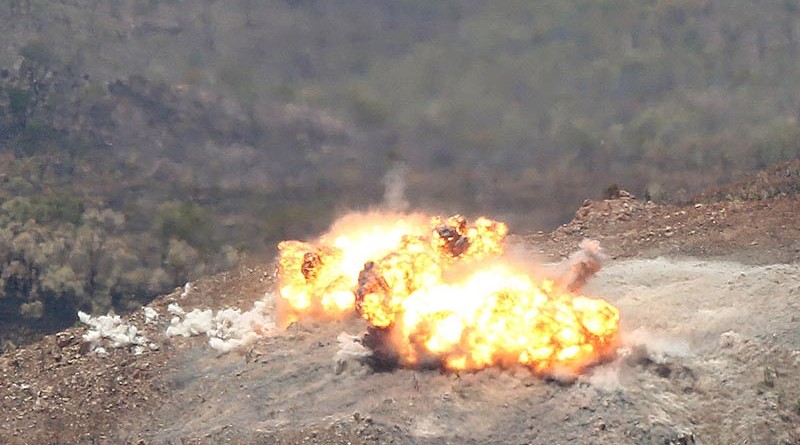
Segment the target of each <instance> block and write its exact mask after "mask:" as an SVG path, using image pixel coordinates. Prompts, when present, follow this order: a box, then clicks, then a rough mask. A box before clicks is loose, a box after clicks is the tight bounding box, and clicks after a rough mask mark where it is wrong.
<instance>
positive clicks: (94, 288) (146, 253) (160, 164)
mask: <svg viewBox="0 0 800 445" xmlns="http://www.w3.org/2000/svg"><path fill="white" fill-rule="evenodd" d="M0 36H1V37H0V277H1V278H2V283H0V338H4V339H12V340H14V341H18V339H22V338H24V337H25V336H26V335H28V334H29V333H35V332H39V331H41V330H42V329H45V330H46V329H52V328H53V326H58V325H63V324H70V323H72V322H73V320H74V318H75V315H74V314H75V311H76V310H77V309H78V308H81V309H83V310H94V311H95V312H105V311H107V310H108V309H111V308H116V309H117V310H124V309H126V308H129V307H134V306H136V305H137V304H140V303H141V302H143V301H147V300H148V299H149V298H152V297H153V296H154V295H156V294H157V293H159V292H163V291H165V290H168V289H170V288H171V287H173V286H175V285H178V284H182V283H183V282H185V281H186V280H190V279H193V278H196V277H197V276H200V275H202V274H207V273H211V272H214V271H217V270H220V269H224V268H227V267H231V266H232V265H233V264H235V263H236V262H237V261H239V260H240V258H241V257H242V255H243V254H256V255H261V256H263V257H265V258H269V257H270V256H271V255H273V254H274V244H275V243H276V242H277V241H278V240H280V239H284V238H288V237H306V236H310V235H311V234H314V233H318V232H319V231H320V230H322V229H323V228H324V227H326V226H327V225H328V224H329V223H330V222H331V220H332V218H334V217H335V216H336V215H337V214H340V213H342V212H344V211H346V210H350V209H363V208H366V207H369V206H375V205H378V204H379V203H381V202H382V200H383V199H384V180H385V178H386V177H387V174H388V177H389V178H391V179H392V181H393V183H394V184H395V185H404V186H405V199H406V200H407V201H408V203H409V204H410V206H411V208H414V209H417V208H419V209H426V210H430V211H441V212H455V211H459V212H462V213H465V214H478V213H481V214H489V215H492V216H495V217H497V218H499V219H503V220H506V221H509V222H510V223H511V227H512V230H514V231H517V232H524V231H527V230H537V229H547V228H551V227H554V226H555V225H557V224H559V223H562V222H565V221H567V220H569V219H570V217H571V215H572V214H574V211H575V209H576V207H577V206H579V205H580V203H581V202H582V201H583V199H585V198H598V197H601V196H602V194H603V192H604V190H605V189H606V188H607V187H609V186H611V185H612V184H618V185H619V186H621V187H623V188H626V189H628V190H630V191H631V192H633V193H634V194H636V195H637V196H639V197H640V198H649V199H653V200H661V201H663V200H687V199H690V198H691V196H692V195H693V193H695V192H696V191H698V190H700V189H701V188H703V187H707V186H713V185H715V184H719V183H722V182H725V181H728V180H731V179H732V178H736V177H738V176H740V175H741V174H743V173H744V172H748V171H752V170H754V169H757V168H761V167H764V166H766V165H769V164H772V163H775V162H778V161H781V160H788V159H793V158H796V157H798V155H800V129H798V125H797V121H798V114H800V59H799V58H798V47H799V45H800V1H796V0H764V1H758V2H753V1H744V0H724V1H722V0H720V1H715V0H657V1H655V0H653V1H646V0H642V1H634V0H558V1H549V0H542V1H535V2H531V1H498V2H485V1H476V0H475V1H470V0H464V1H451V0H439V1H435V2H432V1H422V0H370V1H367V0H351V1H340V2H331V1H322V0H320V1H313V0H305V1H304V0H294V1H261V0H224V1H223V0H191V1H190V0H3V1H2V2H0ZM398 190H399V188H395V189H394V190H393V192H394V193H390V195H392V196H390V198H392V199H395V200H397V199H399V201H402V198H403V197H402V196H398V194H397V193H396V192H397V191H398Z"/></svg>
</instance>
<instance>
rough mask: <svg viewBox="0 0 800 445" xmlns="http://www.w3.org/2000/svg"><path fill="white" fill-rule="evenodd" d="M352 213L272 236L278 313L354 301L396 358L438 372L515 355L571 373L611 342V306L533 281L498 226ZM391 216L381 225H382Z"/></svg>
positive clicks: (505, 362)
mask: <svg viewBox="0 0 800 445" xmlns="http://www.w3.org/2000/svg"><path fill="white" fill-rule="evenodd" d="M373 219H375V217H374V215H373V216H365V215H355V216H351V217H350V218H349V219H348V220H346V221H343V222H340V223H339V224H337V225H336V226H335V227H334V229H333V230H332V231H331V232H329V233H328V234H326V235H325V236H323V237H322V238H321V239H320V241H319V242H318V243H314V244H308V243H302V242H298V241H284V242H282V243H280V245H279V246H278V247H279V250H280V258H279V267H280V269H279V272H280V302H281V304H280V306H279V308H280V312H279V313H280V314H281V317H282V322H283V323H284V324H288V323H291V322H293V321H295V320H298V319H299V318H301V317H304V316H313V317H322V318H341V317H344V316H347V315H348V314H352V313H353V311H354V309H355V312H356V313H358V314H359V315H360V316H361V317H362V318H364V319H365V320H366V321H368V322H369V323H370V324H371V325H372V326H374V327H375V328H380V329H384V330H387V331H388V332H389V333H390V335H389V336H388V338H389V339H390V341H391V342H392V346H393V348H394V350H395V351H396V352H397V354H398V355H399V357H400V361H401V363H402V364H404V365H408V366H413V365H416V364H419V363H420V362H421V361H422V360H426V359H429V358H433V359H436V360H438V361H440V362H441V363H442V365H443V366H444V367H446V368H448V369H457V370H458V369H481V368H485V367H487V366H495V365H499V366H509V365H513V364H522V365H525V366H528V367H530V368H531V369H532V370H534V371H536V372H545V371H552V370H556V369H568V370H573V371H576V370H579V369H581V368H582V367H584V366H586V365H588V364H590V363H592V362H594V361H596V360H597V359H598V358H600V357H601V356H603V355H605V354H607V353H608V352H609V351H610V350H611V349H612V348H613V346H614V342H615V340H616V333H617V330H618V327H619V312H618V311H617V309H616V308H615V307H613V306H612V305H610V304H609V303H607V302H605V301H603V300H599V299H593V298H589V297H585V296H582V295H576V294H574V293H571V292H568V291H565V290H562V289H558V288H557V287H556V286H555V284H554V283H553V281H551V280H541V281H536V280H535V279H534V278H532V277H531V276H529V275H528V274H526V273H524V272H522V271H520V270H518V269H517V268H515V267H513V266H512V265H511V264H510V262H508V261H505V260H504V258H503V256H502V254H503V247H502V243H503V240H504V238H505V236H506V234H507V233H508V229H507V227H506V225H505V224H503V223H500V222H496V221H493V220H490V219H488V218H479V219H477V220H476V221H475V223H474V224H473V225H472V226H469V225H467V222H466V220H465V219H464V218H463V217H461V216H460V215H456V216H453V217H450V218H448V219H446V220H443V219H441V218H438V217H437V218H433V219H429V222H428V223H427V224H426V223H425V222H424V218H422V217H420V216H419V215H412V216H408V215H404V216H398V215H395V216H393V217H392V218H382V219H381V218H377V220H375V221H372V220H373ZM387 220H388V221H390V222H387Z"/></svg>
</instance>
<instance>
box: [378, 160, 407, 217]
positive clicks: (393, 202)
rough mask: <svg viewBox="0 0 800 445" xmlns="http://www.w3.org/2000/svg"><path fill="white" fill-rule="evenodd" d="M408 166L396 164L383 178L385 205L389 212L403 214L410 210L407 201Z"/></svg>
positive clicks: (400, 163)
mask: <svg viewBox="0 0 800 445" xmlns="http://www.w3.org/2000/svg"><path fill="white" fill-rule="evenodd" d="M407 171H408V169H407V167H406V165H405V164H404V163H402V162H395V163H394V164H393V165H392V168H390V169H389V171H387V172H386V175H385V176H384V177H383V187H384V191H383V205H384V207H385V208H386V209H387V210H392V211H396V212H402V211H405V210H408V207H409V204H408V200H407V199H406V172H407Z"/></svg>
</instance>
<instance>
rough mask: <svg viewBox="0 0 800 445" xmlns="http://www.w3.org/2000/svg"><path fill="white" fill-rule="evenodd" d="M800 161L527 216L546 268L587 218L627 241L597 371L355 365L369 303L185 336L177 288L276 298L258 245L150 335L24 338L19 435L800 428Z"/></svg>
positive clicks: (159, 310) (586, 232)
mask: <svg viewBox="0 0 800 445" xmlns="http://www.w3.org/2000/svg"><path fill="white" fill-rule="evenodd" d="M798 165H800V164H798V163H797V162H795V163H792V164H787V165H784V166H780V167H779V168H778V169H777V170H774V171H770V172H766V173H761V174H759V175H757V176H754V177H753V178H747V179H744V180H743V181H742V182H740V183H737V184H734V185H731V186H730V187H729V188H728V189H727V191H725V192H716V191H715V192H713V193H712V192H709V193H708V194H706V195H705V196H704V197H699V198H697V199H696V200H695V201H693V202H689V203H686V204H682V205H661V204H655V203H652V202H647V201H644V200H640V199H636V198H634V197H632V196H630V195H629V194H627V193H625V192H624V191H622V192H618V193H616V194H615V196H613V197H611V199H607V200H598V201H587V202H586V203H584V205H583V206H581V207H580V208H579V209H578V210H577V212H576V216H575V218H574V220H573V221H571V222H570V223H568V224H565V225H563V226H561V227H559V228H558V229H556V230H554V231H553V232H551V233H536V234H530V235H525V234H514V235H512V237H511V239H510V240H509V241H510V242H511V243H513V244H515V245H516V246H518V247H519V248H520V249H521V250H522V251H524V252H526V254H528V255H530V256H531V257H536V258H538V259H539V261H540V262H541V263H543V264H544V266H543V267H544V268H545V269H546V268H547V264H548V263H555V262H557V261H558V260H560V259H561V258H563V257H565V256H566V255H567V254H568V253H570V252H571V251H573V250H575V248H576V246H577V244H578V243H579V242H580V240H582V239H583V238H587V237H588V238H594V239H598V240H600V242H601V244H602V245H603V246H604V248H605V250H606V252H607V253H608V254H609V256H610V259H609V261H607V263H606V264H605V266H604V268H603V269H602V270H601V271H600V273H599V274H598V275H597V276H596V277H594V278H593V279H592V280H591V281H590V282H589V284H588V286H587V287H586V288H585V289H584V290H585V292H586V293H587V294H590V295H596V296H601V297H603V298H605V299H607V300H609V301H611V302H612V303H614V304H615V305H616V306H618V307H619V308H620V312H621V314H622V324H621V329H622V337H623V341H622V345H621V347H620V349H619V350H618V354H617V357H616V358H615V359H614V360H612V361H610V362H607V363H604V364H601V365H598V366H595V367H593V368H591V369H589V370H588V371H587V372H586V373H585V374H584V375H582V376H579V377H578V378H577V379H568V380H564V379H557V378H545V377H540V376H534V375H531V374H530V373H529V372H528V371H527V370H526V369H502V370H501V369H488V370H484V371H480V372H469V373H442V372H439V371H430V370H409V369H400V370H396V371H393V372H373V371H372V370H370V369H369V368H366V367H364V366H361V365H358V364H357V363H347V365H346V366H345V367H344V369H341V368H340V369H338V370H337V369H335V367H334V361H333V358H334V356H335V354H336V351H337V349H338V345H337V340H336V339H337V336H338V335H339V334H340V333H341V332H346V333H350V334H357V333H359V332H361V331H363V330H364V328H365V326H364V324H363V322H362V321H361V320H355V319H350V320H344V321H339V322H331V323H322V322H310V321H303V322H300V323H296V324H294V325H292V326H290V327H289V328H288V329H286V330H274V331H271V332H270V333H269V334H268V335H264V336H263V337H261V338H259V339H258V340H257V341H255V342H254V343H252V344H250V345H249V346H247V347H245V348H241V349H237V350H234V351H232V352H227V353H224V352H220V351H218V350H217V349H214V348H212V347H210V346H209V344H208V339H207V338H206V337H205V336H197V337H188V338H184V337H180V336H172V337H167V336H165V334H164V333H165V330H166V329H167V327H168V326H169V325H171V323H172V322H171V321H170V317H171V315H170V305H171V304H173V303H175V304H179V305H180V306H181V308H182V309H183V310H184V311H190V310H192V309H194V308H200V309H204V308H212V309H215V310H219V309H222V308H226V307H235V308H241V309H242V310H244V311H246V310H248V309H250V308H251V307H252V306H253V303H254V302H256V301H266V302H267V305H268V308H269V304H270V301H271V297H270V296H271V294H272V292H274V291H275V281H274V280H275V275H274V272H275V268H274V265H272V264H261V263H258V264H256V263H253V264H247V265H243V266H240V267H239V268H237V269H235V270H232V271H230V272H226V273H222V274H218V275H215V276H211V277H207V278H203V279H200V280H198V281H196V282H193V283H192V284H191V285H190V286H187V287H185V288H179V289H176V290H175V291H174V292H172V293H170V294H168V295H164V296H162V297H159V298H158V299H156V300H155V301H154V302H152V303H151V304H150V305H148V308H150V309H151V310H150V311H144V310H137V311H135V312H133V313H131V314H128V315H127V316H126V317H124V320H125V322H126V323H127V324H129V325H131V326H135V327H137V329H138V335H141V336H144V337H146V338H147V342H145V343H143V344H144V345H145V347H143V348H138V349H137V345H129V346H125V347H120V348H108V351H107V354H105V355H104V354H98V353H97V351H94V352H92V351H90V349H91V348H92V345H91V344H90V343H88V342H86V341H84V340H83V335H84V334H85V333H86V332H87V328H86V327H85V326H84V327H74V328H71V329H68V330H66V331H63V332H60V333H57V334H54V335H49V336H47V337H45V338H44V339H43V340H42V341H40V342H37V343H34V344H30V345H27V346H24V347H21V348H19V349H16V350H12V351H8V352H6V353H5V354H4V355H3V356H2V357H0V407H2V411H1V412H0V442H2V443H7V444H62V443H63V444H67V443H70V444H76V443H87V444H89V443H109V444H111V443H114V444H118V443H130V444H137V445H138V444H218V443H233V444H237V443H248V444H249V443H264V444H272V443H278V444H315V443H317V444H368V443H410V444H411V443H414V444H417V443H419V444H425V443H431V444H433V443H437V444H438V443H453V444H463V443H476V444H477V443H498V444H528V443H533V444H540V443H541V444H545V443H547V444H556V443H579V444H594V443H596V444H602V443H636V444H739V443H741V444H745V443H750V444H754V443H758V444H796V443H800V384H798V382H800V366H798V365H800V349H797V348H798V347H797V345H798V344H800V329H798V328H799V327H800V326H798V324H800V307H798V299H797V298H798V295H800V226H799V225H798V212H797V209H798V208H800V199H798V196H797V193H796V191H797V176H796V175H794V176H792V175H791V174H789V175H788V176H787V174H782V173H780V171H785V172H791V171H796V169H797V168H798ZM781 169H783V170H781ZM792 169H794V170H792ZM775 172H778V173H775ZM792 181H794V182H792ZM787 184H789V185H788V186H787ZM792 184H793V185H792ZM757 188H761V190H762V192H759V191H758V190H757ZM741 190H745V192H742V193H737V192H736V191H741ZM774 190H778V192H774V193H773V191H774ZM512 233H513V227H512ZM268 310H269V309H268ZM152 311H155V313H156V314H158V316H157V317H156V316H154V315H153V312H152ZM337 371H338V372H337Z"/></svg>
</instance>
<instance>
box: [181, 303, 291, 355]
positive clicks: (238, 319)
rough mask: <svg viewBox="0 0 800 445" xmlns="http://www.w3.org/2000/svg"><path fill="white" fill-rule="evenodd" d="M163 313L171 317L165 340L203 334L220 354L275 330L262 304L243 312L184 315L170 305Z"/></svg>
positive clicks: (193, 311)
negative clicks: (165, 312) (177, 336)
mask: <svg viewBox="0 0 800 445" xmlns="http://www.w3.org/2000/svg"><path fill="white" fill-rule="evenodd" d="M167 310H168V311H169V312H170V313H171V314H173V317H172V320H171V321H170V325H169V327H168V328H167V336H168V337H172V336H176V335H180V336H182V337H193V336H195V335H205V336H207V337H208V344H209V346H211V347H212V348H214V349H216V350H217V351H220V352H228V351H231V350H233V349H236V348H239V347H242V346H247V345H249V344H251V343H253V342H254V341H256V340H257V339H259V338H261V337H264V336H265V335H267V334H268V333H269V332H270V331H272V330H274V329H275V322H274V321H273V320H272V316H271V314H270V313H269V311H267V310H266V303H265V302H263V301H256V302H255V303H254V304H253V308H252V309H250V310H249V311H246V312H242V311H241V310H240V309H232V308H227V309H222V310H221V311H218V312H217V313H214V311H212V310H211V309H204V310H203V309H194V310H192V311H191V312H185V311H184V310H183V309H182V308H181V307H180V306H179V305H177V304H174V303H173V304H170V305H169V307H168V308H167Z"/></svg>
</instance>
